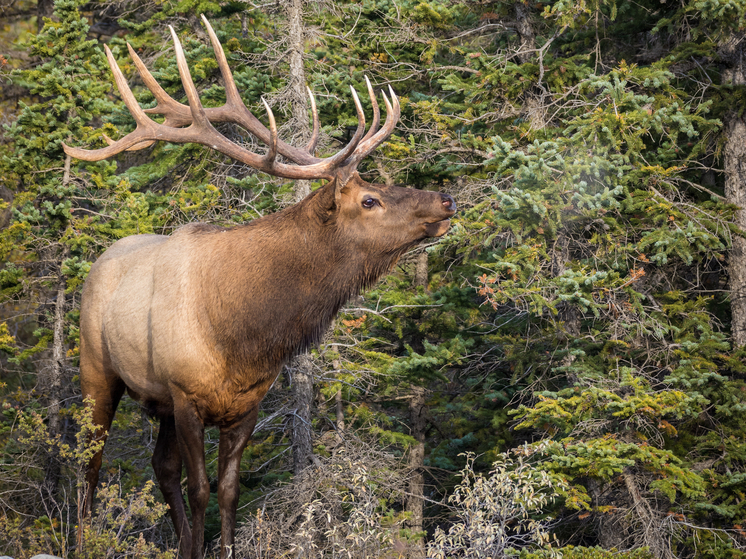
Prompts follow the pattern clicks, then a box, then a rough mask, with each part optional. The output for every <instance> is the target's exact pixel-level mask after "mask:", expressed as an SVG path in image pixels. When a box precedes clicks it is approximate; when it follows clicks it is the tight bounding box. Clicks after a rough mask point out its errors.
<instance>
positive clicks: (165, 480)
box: [152, 415, 192, 558]
mask: <svg viewBox="0 0 746 559" xmlns="http://www.w3.org/2000/svg"><path fill="white" fill-rule="evenodd" d="M152 464H153V471H154V472H155V477H156V478H157V479H158V485H159V486H160V488H161V493H163V498H164V499H165V500H166V503H167V504H168V512H169V515H170V516H171V521H172V522H173V523H174V528H175V529H176V536H177V537H178V539H179V549H180V550H181V556H182V557H186V558H188V557H190V555H191V553H192V531H191V529H190V528H189V520H187V515H186V505H185V503H184V498H183V497H182V495H181V466H182V461H181V453H180V452H179V443H178V440H177V435H176V425H175V423H174V417H173V416H172V415H171V416H168V417H164V418H162V419H161V428H160V430H159V431H158V440H157V441H156V443H155V450H154V451H153V460H152Z"/></svg>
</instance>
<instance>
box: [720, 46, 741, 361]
mask: <svg viewBox="0 0 746 559" xmlns="http://www.w3.org/2000/svg"><path fill="white" fill-rule="evenodd" d="M724 51H725V53H726V58H727V59H728V61H729V62H730V68H728V69H727V71H725V72H723V79H724V81H725V82H726V83H727V82H730V83H731V84H732V85H741V86H743V85H746V63H745V62H744V41H743V40H742V38H740V37H739V38H734V39H732V40H731V41H730V42H729V44H728V45H727V46H726V48H725V49H724ZM724 121H725V122H724V124H725V125H724V127H723V128H724V132H725V138H726V140H725V149H724V150H723V151H724V167H725V197H726V199H727V201H728V203H730V204H735V205H736V206H739V207H740V208H742V209H741V210H739V211H737V212H736V216H735V224H736V225H737V226H738V227H739V228H740V229H741V230H742V231H746V122H744V119H743V118H742V117H740V116H739V115H738V112H737V111H732V112H729V113H728V114H727V115H726V116H725V119H724ZM728 275H729V277H730V308H731V317H732V318H731V321H732V323H731V335H732V338H733V347H734V348H739V347H743V346H744V345H746V239H744V238H743V237H741V236H738V235H735V236H734V237H733V246H732V247H731V251H730V258H729V261H728Z"/></svg>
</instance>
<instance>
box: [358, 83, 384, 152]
mask: <svg viewBox="0 0 746 559" xmlns="http://www.w3.org/2000/svg"><path fill="white" fill-rule="evenodd" d="M365 85H366V86H367V88H368V96H369V97H370V104H371V105H372V106H373V121H372V122H371V123H370V128H369V129H368V133H367V134H366V135H365V138H363V140H362V141H363V142H364V141H365V140H367V139H368V138H370V137H371V136H373V134H375V133H376V132H377V131H378V125H379V123H380V122H381V111H379V110H378V101H376V94H375V92H374V91H373V86H372V85H370V80H369V79H368V76H365Z"/></svg>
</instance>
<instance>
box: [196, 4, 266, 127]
mask: <svg viewBox="0 0 746 559" xmlns="http://www.w3.org/2000/svg"><path fill="white" fill-rule="evenodd" d="M201 15H202V22H203V23H204V24H205V27H206V28H207V34H208V35H209V36H210V43H212V50H213V51H215V59H216V60H217V61H218V68H220V75H222V76H223V82H224V84H223V87H224V88H225V99H226V105H230V106H231V107H232V108H234V109H244V110H243V111H241V112H244V111H246V106H245V105H244V104H243V101H242V100H241V95H240V94H239V93H238V88H237V87H236V81H235V80H234V79H233V73H232V72H231V69H230V67H229V66H228V59H227V58H226V57H225V51H224V50H223V45H221V44H220V41H219V40H218V36H217V35H216V34H215V31H214V30H213V28H212V25H210V22H209V21H207V18H206V17H205V14H201ZM246 113H247V115H248V116H249V117H250V120H251V119H253V120H255V121H256V122H257V123H259V120H258V119H257V118H256V117H255V116H254V115H252V114H251V113H250V112H249V111H246ZM260 124H261V123H260Z"/></svg>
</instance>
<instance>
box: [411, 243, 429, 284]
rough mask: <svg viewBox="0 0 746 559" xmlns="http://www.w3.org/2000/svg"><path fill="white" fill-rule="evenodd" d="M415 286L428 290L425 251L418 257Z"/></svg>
mask: <svg viewBox="0 0 746 559" xmlns="http://www.w3.org/2000/svg"><path fill="white" fill-rule="evenodd" d="M414 284H415V286H417V287H420V286H422V287H424V288H425V289H427V252H425V251H424V250H423V251H422V252H421V253H419V254H418V255H417V260H416V263H415V268H414Z"/></svg>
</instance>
